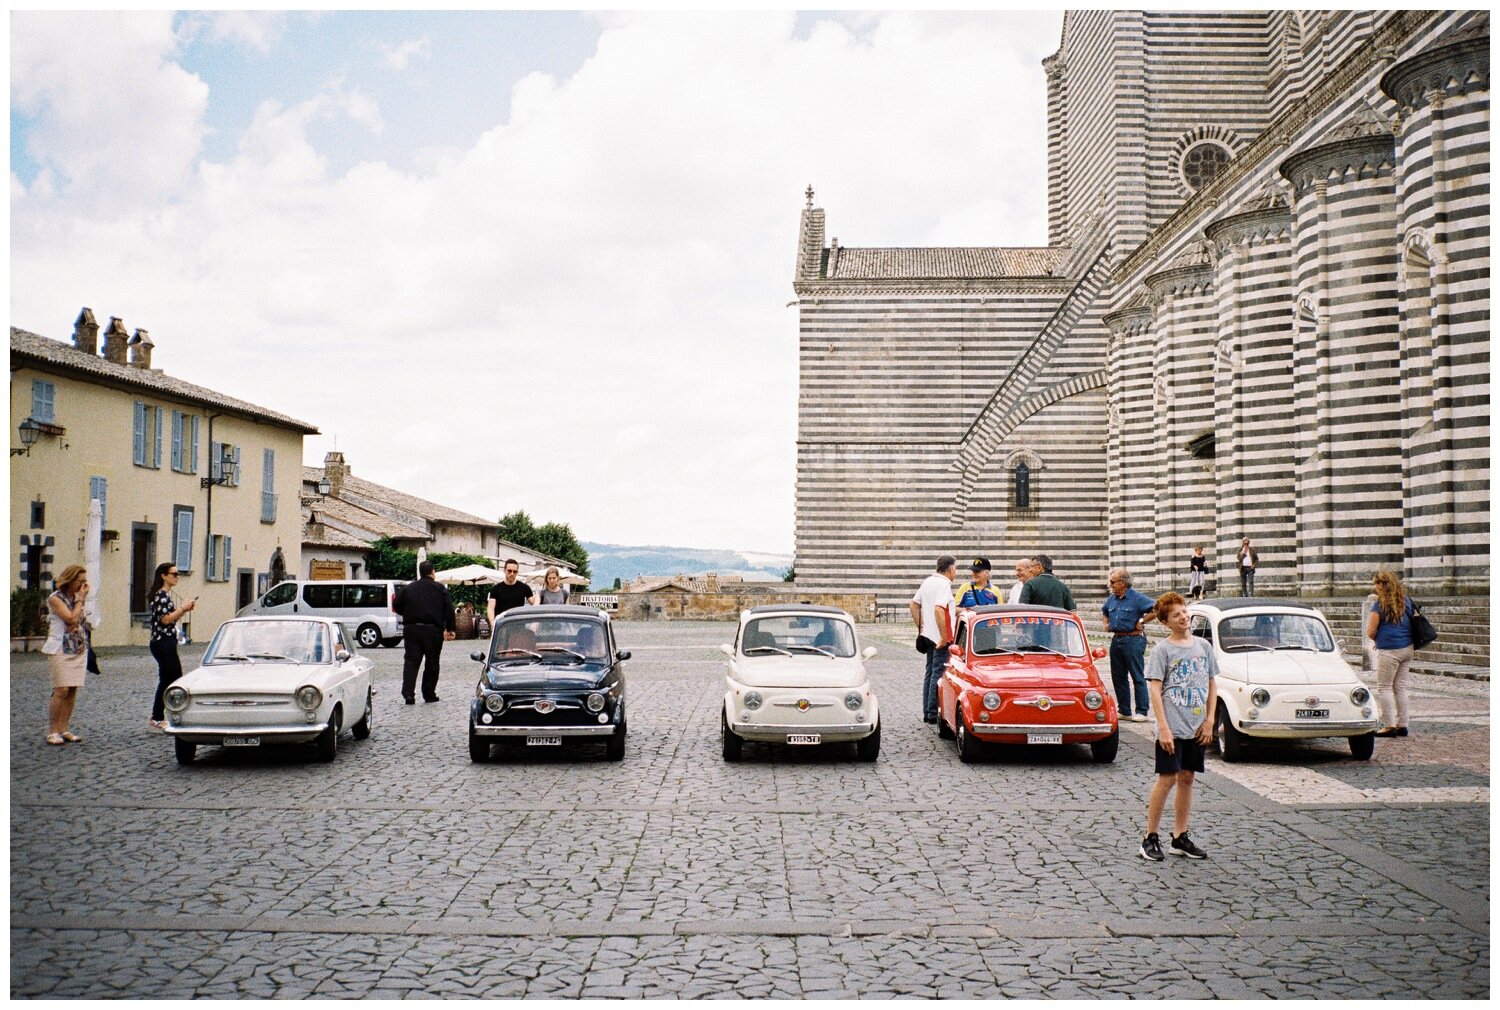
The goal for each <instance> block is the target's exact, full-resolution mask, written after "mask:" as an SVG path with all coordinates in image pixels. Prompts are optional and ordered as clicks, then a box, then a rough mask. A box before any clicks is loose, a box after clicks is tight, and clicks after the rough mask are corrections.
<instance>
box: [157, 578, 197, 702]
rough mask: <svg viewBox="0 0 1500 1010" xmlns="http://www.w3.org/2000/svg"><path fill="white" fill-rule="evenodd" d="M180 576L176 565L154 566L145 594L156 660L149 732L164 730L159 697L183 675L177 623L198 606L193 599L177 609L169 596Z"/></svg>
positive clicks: (160, 698) (194, 598)
mask: <svg viewBox="0 0 1500 1010" xmlns="http://www.w3.org/2000/svg"><path fill="white" fill-rule="evenodd" d="M181 579H182V574H181V573H180V572H178V571H177V565H175V564H174V563H172V562H171V561H163V562H162V563H161V564H159V565H157V566H156V574H155V575H153V576H152V578H151V589H150V591H149V592H147V594H146V606H147V608H148V609H149V610H150V611H151V646H150V648H151V656H152V658H153V659H155V660H156V695H155V697H153V698H152V699H151V717H150V718H149V719H148V720H147V721H146V726H147V728H148V729H154V730H163V729H166V726H167V724H166V723H165V722H163V721H162V718H163V716H164V715H165V714H166V710H165V709H164V708H163V707H162V695H163V694H164V693H165V692H166V690H167V688H168V687H171V686H172V682H173V681H174V680H176V679H177V678H178V677H181V676H182V660H181V659H180V658H179V657H178V655H177V630H178V629H177V622H178V621H180V620H182V618H183V616H184V615H186V614H189V613H191V612H192V611H193V608H194V607H196V606H197V605H198V598H197V597H196V596H195V597H193V598H192V599H191V600H188V601H187V602H186V603H184V604H182V605H181V606H178V605H177V603H176V601H175V600H174V599H173V597H172V590H174V589H176V588H177V584H178V582H179V581H180V580H181Z"/></svg>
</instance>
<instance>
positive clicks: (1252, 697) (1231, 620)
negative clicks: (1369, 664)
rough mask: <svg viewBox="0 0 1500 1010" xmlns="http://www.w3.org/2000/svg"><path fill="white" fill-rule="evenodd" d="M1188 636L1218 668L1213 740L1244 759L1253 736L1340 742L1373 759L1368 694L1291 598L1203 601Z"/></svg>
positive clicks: (1312, 615)
mask: <svg viewBox="0 0 1500 1010" xmlns="http://www.w3.org/2000/svg"><path fill="white" fill-rule="evenodd" d="M1188 620H1189V630H1190V631H1191V633H1192V634H1194V635H1196V636H1198V637H1199V638H1203V639H1207V640H1208V641H1209V642H1211V643H1212V644H1213V647H1214V655H1215V658H1217V660H1218V662H1219V707H1218V711H1217V712H1216V713H1215V714H1214V738H1215V740H1216V741H1217V742H1218V746H1219V753H1220V755H1222V756H1223V758H1224V760H1225V761H1239V760H1240V759H1241V758H1243V757H1244V756H1245V751H1246V749H1247V745H1248V743H1249V742H1250V741H1251V740H1252V739H1255V738H1260V739H1271V740H1300V739H1308V738H1311V737H1328V736H1341V737H1347V738H1348V740H1349V752H1350V753H1351V754H1352V755H1353V756H1354V757H1355V758H1356V759H1357V760H1360V761H1368V760H1369V759H1370V755H1372V754H1373V753H1374V752H1375V736H1374V733H1375V730H1376V729H1377V728H1379V725H1380V714H1379V712H1378V711H1377V709H1376V705H1375V699H1374V698H1372V697H1371V696H1370V689H1369V688H1367V687H1366V686H1365V685H1364V682H1363V681H1361V680H1360V679H1359V674H1357V673H1355V672H1354V669H1353V667H1351V666H1350V665H1349V664H1348V663H1346V662H1345V661H1344V657H1343V655H1342V654H1341V653H1340V650H1339V643H1338V642H1336V641H1335V640H1334V637H1333V634H1332V632H1330V631H1329V629H1328V621H1327V620H1325V619H1324V617H1323V614H1322V613H1321V612H1320V611H1318V610H1317V608H1315V607H1310V606H1307V605H1306V604H1301V603H1297V602H1295V601H1291V600H1266V599H1253V598H1246V599H1225V600H1205V601H1203V602H1201V603H1194V604H1192V605H1191V606H1189V607H1188Z"/></svg>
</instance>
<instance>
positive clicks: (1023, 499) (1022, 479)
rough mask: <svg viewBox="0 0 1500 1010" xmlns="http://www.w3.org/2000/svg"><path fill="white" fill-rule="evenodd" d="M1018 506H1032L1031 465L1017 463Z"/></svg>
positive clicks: (1020, 507) (1026, 507)
mask: <svg viewBox="0 0 1500 1010" xmlns="http://www.w3.org/2000/svg"><path fill="white" fill-rule="evenodd" d="M1016 508H1018V509H1029V508H1031V467H1029V466H1027V465H1026V464H1025V463H1017V464H1016Z"/></svg>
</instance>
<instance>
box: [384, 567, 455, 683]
mask: <svg viewBox="0 0 1500 1010" xmlns="http://www.w3.org/2000/svg"><path fill="white" fill-rule="evenodd" d="M432 572H433V568H432V562H430V561H424V562H422V563H421V564H420V565H418V566H417V574H418V576H420V577H419V578H418V579H417V581H415V582H408V583H407V584H406V585H404V586H402V587H401V589H400V591H398V592H397V593H396V601H395V607H396V613H398V614H400V615H401V623H402V631H403V633H404V634H405V635H406V665H405V666H404V667H403V668H402V670H401V696H402V697H403V698H405V699H406V703H407V704H408V705H415V704H416V703H417V699H416V690H417V667H418V666H421V667H422V668H423V669H422V700H423V701H437V700H438V696H437V682H438V659H439V657H440V656H441V655H442V652H443V643H444V642H445V641H452V640H453V639H454V637H456V636H455V635H454V631H455V630H456V625H455V622H454V620H453V600H452V599H451V598H450V597H449V595H448V587H447V586H441V585H438V583H437V580H436V579H434V578H433V577H432ZM424 660H425V663H424V662H423V661H424Z"/></svg>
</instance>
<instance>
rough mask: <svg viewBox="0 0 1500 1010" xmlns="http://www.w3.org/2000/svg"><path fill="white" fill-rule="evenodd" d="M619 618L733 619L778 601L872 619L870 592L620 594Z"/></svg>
mask: <svg viewBox="0 0 1500 1010" xmlns="http://www.w3.org/2000/svg"><path fill="white" fill-rule="evenodd" d="M619 597H620V609H619V610H618V611H616V612H615V613H614V615H613V616H614V617H615V619H616V620H621V621H737V620H739V617H740V611H742V610H748V609H749V608H751V607H765V606H772V605H775V604H781V603H812V604H816V605H817V606H820V607H838V608H839V609H841V610H847V611H848V612H849V615H850V616H851V617H853V618H854V619H855V620H856V621H871V620H874V618H875V594H874V593H681V592H656V593H620V594H619Z"/></svg>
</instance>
